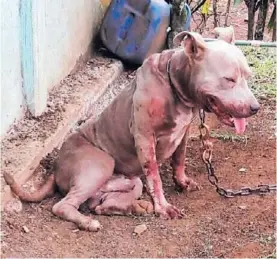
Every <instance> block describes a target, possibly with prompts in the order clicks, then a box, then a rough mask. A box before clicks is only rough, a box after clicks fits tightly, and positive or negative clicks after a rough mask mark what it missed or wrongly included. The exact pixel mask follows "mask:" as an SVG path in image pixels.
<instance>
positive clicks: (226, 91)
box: [8, 30, 259, 231]
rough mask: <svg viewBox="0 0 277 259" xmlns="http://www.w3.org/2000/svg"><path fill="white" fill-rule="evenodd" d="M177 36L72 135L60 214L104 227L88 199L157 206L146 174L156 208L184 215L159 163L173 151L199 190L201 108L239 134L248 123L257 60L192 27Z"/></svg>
mask: <svg viewBox="0 0 277 259" xmlns="http://www.w3.org/2000/svg"><path fill="white" fill-rule="evenodd" d="M231 32H232V33H233V30H232V31H231ZM224 38H225V39H233V38H234V37H233V36H232V37H224ZM174 42H175V44H177V45H178V44H179V45H180V46H179V47H178V48H176V49H171V50H165V51H163V52H162V53H160V54H154V55H152V56H150V57H149V58H148V59H147V60H145V62H144V63H143V65H142V66H141V67H140V68H139V69H138V71H137V75H136V78H135V79H134V81H133V82H132V84H131V85H130V86H129V87H126V88H125V89H124V90H123V91H122V92H121V94H120V95H119V96H118V97H117V98H116V99H115V100H114V101H113V102H112V104H111V105H110V106H108V107H107V108H106V109H105V110H104V112H103V113H102V114H101V116H100V117H99V119H98V120H97V121H91V120H88V121H87V122H85V123H84V124H82V125H81V127H80V128H79V129H78V130H77V131H76V132H74V133H73V134H71V135H70V136H69V137H68V138H67V140H66V141H65V142H64V144H63V145H62V147H61V150H60V152H59V157H58V159H57V160H56V162H55V170H54V175H55V183H56V185H57V186H58V188H59V190H60V191H61V192H62V193H63V194H64V195H65V197H64V198H63V199H62V200H61V201H60V202H58V203H57V204H55V205H54V207H53V213H54V214H55V215H57V216H59V217H61V218H63V219H65V220H69V221H72V222H75V223H76V224H77V225H78V226H79V228H81V229H85V230H89V231H96V230H98V229H99V228H100V224H99V222H98V221H95V220H93V219H91V218H90V217H87V216H84V215H82V214H81V213H80V212H79V211H78V208H79V206H80V205H81V204H82V203H83V202H85V201H88V204H89V208H90V209H91V210H93V211H95V212H96V213H97V214H108V215H111V214H120V215H126V214H130V213H134V214H135V213H139V214H141V213H142V212H145V213H147V212H151V211H152V210H153V208H152V204H151V203H149V202H145V201H141V200H138V199H139V197H140V196H141V193H142V183H141V180H140V179H139V178H140V177H141V176H143V175H144V176H145V178H146V184H147V190H148V192H149V193H150V195H151V197H152V200H153V205H154V212H155V213H156V214H157V215H160V216H161V217H162V218H166V219H176V218H180V217H181V216H182V213H181V212H180V210H179V209H177V208H176V207H175V206H173V205H171V204H170V203H168V202H167V200H166V198H165V196H164V192H163V187H162V181H161V178H160V174H159V165H160V164H161V163H163V162H164V161H165V160H166V159H168V158H170V157H171V158H172V168H173V179H174V181H175V183H176V184H177V185H178V186H179V187H181V188H182V189H188V190H195V189H199V186H198V185H197V184H196V183H195V182H194V181H193V180H192V179H190V178H189V177H188V176H187V175H186V174H185V156H186V144H187V139H188V135H189V127H190V124H191V122H192V120H193V118H194V117H195V116H196V114H197V111H198V109H199V108H203V109H205V110H206V111H210V112H214V113H215V114H216V115H217V117H218V118H219V119H220V120H221V121H222V122H223V123H225V124H227V125H230V126H235V128H236V131H237V132H238V133H242V132H243V131H244V129H245V124H246V123H245V118H247V117H249V116H251V115H254V114H255V113H256V112H257V111H258V109H259V104H258V102H257V100H256V99H255V97H254V96H253V94H252V92H251V91H250V89H249V88H248V86H247V82H246V79H247V77H248V76H249V75H250V69H249V66H248V64H247V61H246V59H245V57H244V55H243V54H242V52H241V51H240V50H239V49H238V48H237V47H235V46H234V45H233V44H231V42H225V41H222V40H218V41H216V42H209V43H205V42H204V40H203V38H202V37H201V36H200V35H199V34H196V33H191V32H181V33H179V34H178V35H177V36H176V37H175V39H174ZM253 107H254V108H255V109H254V108H253ZM8 180H10V179H8ZM10 182H11V181H10ZM11 188H12V190H13V191H14V192H15V193H16V194H17V195H18V196H19V198H21V199H22V200H27V201H28V200H32V199H31V197H27V196H24V193H23V191H19V190H20V187H19V186H17V185H16V184H15V183H13V184H12V185H11ZM43 192H44V193H41V194H40V195H39V197H40V198H43V197H44V196H46V194H47V191H46V190H44V191H43ZM34 195H35V194H34ZM37 197H38V196H37Z"/></svg>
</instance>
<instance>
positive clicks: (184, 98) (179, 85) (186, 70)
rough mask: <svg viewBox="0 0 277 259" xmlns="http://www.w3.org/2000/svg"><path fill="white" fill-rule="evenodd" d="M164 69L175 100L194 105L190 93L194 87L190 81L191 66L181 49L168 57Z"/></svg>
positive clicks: (188, 105) (187, 105)
mask: <svg viewBox="0 0 277 259" xmlns="http://www.w3.org/2000/svg"><path fill="white" fill-rule="evenodd" d="M166 71H167V76H168V81H169V85H170V87H171V89H172V92H173V95H174V98H175V100H176V101H177V102H180V103H182V104H183V105H184V106H186V107H190V108H193V107H195V103H194V101H193V98H192V96H193V94H192V93H190V92H191V91H192V89H193V88H194V86H193V85H192V82H191V67H190V64H189V60H188V58H187V57H186V55H185V53H184V52H183V50H181V51H178V52H177V53H174V54H173V55H172V56H171V57H170V58H169V59H168V61H167V64H166Z"/></svg>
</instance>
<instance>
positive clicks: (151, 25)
mask: <svg viewBox="0 0 277 259" xmlns="http://www.w3.org/2000/svg"><path fill="white" fill-rule="evenodd" d="M169 26H170V5H168V4H167V3H166V2H165V1H163V0H113V1H112V2H111V4H110V6H109V8H108V10H107V12H106V15H105V17H104V20H103V23H102V25H101V29H100V35H101V39H102V42H103V44H104V45H105V47H106V48H107V49H109V50H110V51H111V52H112V53H114V54H115V55H117V56H118V57H120V58H121V59H123V60H126V61H129V62H131V63H136V64H142V62H143V61H144V59H145V58H146V57H148V56H149V55H151V54H153V53H157V52H161V51H162V50H163V49H164V48H165V43H166V37H167V29H168V27H169Z"/></svg>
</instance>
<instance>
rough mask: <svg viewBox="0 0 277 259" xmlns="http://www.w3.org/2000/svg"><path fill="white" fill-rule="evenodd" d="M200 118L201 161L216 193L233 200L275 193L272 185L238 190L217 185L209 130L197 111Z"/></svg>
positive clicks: (201, 115) (202, 111) (203, 116)
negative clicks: (237, 197)
mask: <svg viewBox="0 0 277 259" xmlns="http://www.w3.org/2000/svg"><path fill="white" fill-rule="evenodd" d="M199 117H200V121H201V123H200V126H199V131H200V140H201V142H202V146H203V149H204V150H203V154H202V159H203V161H204V163H205V165H206V169H207V173H208V180H209V182H210V183H211V184H212V185H213V186H215V188H216V192H217V193H218V194H219V195H221V196H224V197H226V198H233V197H236V196H247V195H251V194H259V195H264V194H266V193H269V192H272V191H276V185H272V184H262V185H258V186H257V187H242V188H240V189H238V190H231V189H224V188H223V187H221V186H220V185H219V184H218V178H217V176H216V175H215V171H214V167H213V165H212V155H213V143H212V142H211V140H210V128H209V126H208V125H207V124H205V112H204V110H202V109H200V110H199Z"/></svg>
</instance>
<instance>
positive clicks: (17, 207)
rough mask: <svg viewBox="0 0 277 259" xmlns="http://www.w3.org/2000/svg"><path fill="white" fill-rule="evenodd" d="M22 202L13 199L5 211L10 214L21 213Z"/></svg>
mask: <svg viewBox="0 0 277 259" xmlns="http://www.w3.org/2000/svg"><path fill="white" fill-rule="evenodd" d="M22 208H23V207H22V202H21V201H20V200H19V199H12V200H11V201H9V202H8V203H7V204H6V206H5V211H7V212H10V213H19V212H21V211H22Z"/></svg>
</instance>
